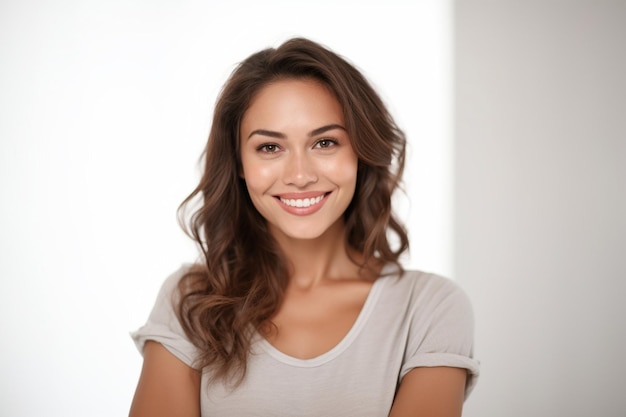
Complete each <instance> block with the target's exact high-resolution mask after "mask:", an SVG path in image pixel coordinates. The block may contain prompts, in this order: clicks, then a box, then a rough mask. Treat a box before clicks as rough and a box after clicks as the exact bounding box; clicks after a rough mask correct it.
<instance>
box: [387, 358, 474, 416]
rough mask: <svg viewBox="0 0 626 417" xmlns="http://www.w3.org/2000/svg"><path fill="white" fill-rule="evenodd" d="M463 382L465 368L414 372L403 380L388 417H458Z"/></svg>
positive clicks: (463, 394) (410, 372)
mask: <svg viewBox="0 0 626 417" xmlns="http://www.w3.org/2000/svg"><path fill="white" fill-rule="evenodd" d="M466 381H467V370H466V369H464V368H452V367H445V366H439V367H432V368H426V367H419V368H414V369H412V370H411V371H409V372H408V373H407V374H406V375H405V376H404V378H402V382H401V383H400V388H399V389H398V393H397V394H396V398H395V399H394V402H393V406H392V407H391V413H389V417H460V416H461V412H462V408H463V400H464V398H465V383H466Z"/></svg>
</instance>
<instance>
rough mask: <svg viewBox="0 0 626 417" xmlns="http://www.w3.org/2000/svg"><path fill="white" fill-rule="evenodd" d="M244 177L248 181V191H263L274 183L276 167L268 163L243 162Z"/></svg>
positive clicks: (253, 192)
mask: <svg viewBox="0 0 626 417" xmlns="http://www.w3.org/2000/svg"><path fill="white" fill-rule="evenodd" d="M242 167H243V175H242V176H243V179H244V180H245V181H246V185H247V187H248V192H249V193H250V194H251V195H252V194H258V193H263V192H264V191H266V190H267V189H268V188H269V187H271V185H272V184H273V183H274V181H275V178H276V172H275V171H276V168H275V167H273V166H270V165H267V164H260V163H254V162H250V161H244V162H243V165H242Z"/></svg>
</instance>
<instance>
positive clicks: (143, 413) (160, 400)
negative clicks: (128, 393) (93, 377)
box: [129, 341, 201, 417]
mask: <svg viewBox="0 0 626 417" xmlns="http://www.w3.org/2000/svg"><path fill="white" fill-rule="evenodd" d="M143 357H144V360H143V368H142V370H141V376H140V377H139V383H138V384H137V390H136V391H135V397H134V398H133V403H132V405H131V408H130V414H129V416H130V417H171V416H177V417H178V416H180V417H200V376H201V375H200V372H198V371H196V370H194V369H193V368H190V367H189V366H187V365H185V364H184V363H183V362H181V361H180V360H179V359H178V358H176V357H175V356H174V355H172V354H171V353H170V352H169V351H168V350H167V349H165V348H164V347H163V345H161V344H160V343H157V342H153V341H148V342H146V345H145V347H144V350H143Z"/></svg>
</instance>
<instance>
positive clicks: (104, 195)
mask: <svg viewBox="0 0 626 417" xmlns="http://www.w3.org/2000/svg"><path fill="white" fill-rule="evenodd" d="M224 3H225V2H224ZM255 3H259V4H261V3H263V5H256V4H255ZM294 3H296V2H288V1H284V2H279V1H273V2H271V1H270V2H252V1H250V2H234V1H233V2H228V5H226V4H221V3H218V2H210V1H203V2H201V1H198V2H193V1H176V2H175V1H171V2H168V1H147V0H145V1H91V0H90V1H62V0H58V1H18V0H9V1H3V2H2V3H1V4H0V280H1V281H0V337H1V345H0V349H1V351H0V353H1V354H0V415H2V416H11V417H20V416H43V415H45V416H63V417H68V416H114V415H125V414H126V413H127V410H128V406H129V404H130V400H131V397H132V393H133V390H134V387H135V384H136V380H137V376H138V374H139V370H140V365H141V358H140V355H139V353H138V352H137V351H136V349H135V347H134V346H133V344H132V342H131V340H130V338H129V336H128V332H129V331H131V330H133V329H135V328H136V327H138V326H140V325H141V324H142V323H143V322H144V320H145V319H146V317H147V315H148V313H149V310H150V308H151V306H152V303H153V301H154V297H155V295H156V292H157V290H158V287H159V286H160V284H161V282H162V280H163V279H164V278H165V276H166V275H167V274H168V273H170V272H171V271H172V270H174V269H175V268H177V267H178V265H179V264H180V263H182V262H187V261H192V260H193V259H194V258H195V249H194V247H193V245H192V244H191V243H190V242H189V241H188V240H187V238H186V237H185V236H184V235H183V234H182V232H180V231H179V228H178V225H177V223H176V217H175V210H176V208H177V206H178V204H179V203H180V201H181V200H182V199H183V198H184V197H185V196H186V195H187V194H188V193H189V192H190V191H191V190H192V188H193V187H194V186H195V183H196V181H197V179H198V169H197V161H198V158H199V155H200V152H201V150H202V148H203V146H204V142H205V139H206V136H207V134H208V130H209V121H210V117H211V116H210V115H211V111H212V104H213V102H214V100H215V98H216V95H217V93H218V91H219V89H220V87H221V85H222V84H223V82H224V81H225V79H226V77H227V76H228V74H229V73H230V71H231V70H232V69H233V67H234V65H235V63H236V62H238V61H239V60H241V59H243V58H244V57H246V56H247V55H249V54H250V53H252V52H255V51H257V50H259V49H261V48H265V47H268V46H276V45H278V44H279V43H280V42H282V41H283V40H285V39H287V38H288V37H290V36H295V35H301V36H306V37H310V38H312V39H313V40H316V41H319V42H321V43H323V44H326V45H328V46H329V47H331V48H332V49H333V50H335V51H337V52H338V53H340V54H342V55H345V56H346V57H347V58H348V59H349V60H351V61H352V62H353V63H354V64H356V65H357V66H358V67H360V68H362V69H363V70H364V72H365V73H366V75H367V76H368V77H369V78H370V79H371V80H372V82H373V84H374V85H375V86H376V87H377V88H378V89H379V91H380V93H381V95H382V96H383V98H384V100H385V101H387V102H388V103H389V106H390V109H391V111H392V113H393V114H394V115H395V116H396V119H397V121H398V123H399V124H400V126H401V127H402V128H403V129H404V130H405V131H406V133H407V135H408V137H409V140H410V149H409V152H410V153H409V158H408V164H407V165H408V166H407V171H406V190H407V194H408V195H409V196H410V205H409V203H408V202H407V201H406V200H403V199H400V200H398V211H399V212H400V214H401V216H402V217H403V218H404V220H405V221H406V222H407V223H408V225H409V229H410V235H411V242H412V253H411V257H410V258H407V259H406V264H407V265H408V266H414V267H419V268H422V269H427V270H434V271H436V272H440V273H443V274H446V275H453V272H454V271H453V270H452V257H453V253H452V249H451V248H452V245H451V238H452V231H453V227H452V224H453V223H452V201H451V192H452V191H451V190H452V188H451V178H452V158H451V155H452V154H451V148H450V147H451V131H452V129H451V120H452V112H451V106H452V104H451V103H452V101H451V88H452V87H451V62H450V60H451V39H452V31H451V10H450V5H449V3H448V2H447V1H437V0H428V1H426V0H424V1H418V2H413V5H409V2H404V1H398V2H385V6H380V5H379V3H378V2H364V1H358V2H357V1H353V2H336V1H322V2H310V3H307V4H304V5H301V4H298V5H293V4H294Z"/></svg>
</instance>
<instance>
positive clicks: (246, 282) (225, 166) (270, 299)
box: [177, 38, 408, 382]
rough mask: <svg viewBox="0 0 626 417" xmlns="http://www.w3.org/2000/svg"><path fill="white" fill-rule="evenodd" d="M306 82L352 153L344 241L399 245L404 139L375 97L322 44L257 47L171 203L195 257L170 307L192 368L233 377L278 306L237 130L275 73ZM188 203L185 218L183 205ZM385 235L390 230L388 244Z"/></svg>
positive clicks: (387, 247) (384, 256)
mask: <svg viewBox="0 0 626 417" xmlns="http://www.w3.org/2000/svg"><path fill="white" fill-rule="evenodd" d="M293 78H297V79H301V78H307V79H314V80H316V81H318V82H320V83H322V84H323V85H325V86H326V87H328V88H329V89H330V91H332V92H333V93H334V95H335V97H336V98H337V100H338V101H339V103H340V105H341V107H342V108H343V113H344V121H345V124H346V126H345V128H346V130H347V132H348V134H349V137H350V138H351V141H352V147H353V149H354V152H355V154H356V155H357V157H358V159H359V163H358V173H357V185H356V192H355V195H354V197H353V200H352V202H351V203H350V205H349V207H348V209H347V210H346V212H345V214H344V220H345V227H346V240H347V241H346V244H347V245H349V246H350V247H351V248H352V249H355V250H356V251H358V252H359V253H360V254H362V255H363V259H364V262H363V265H361V266H362V267H366V266H367V265H369V264H371V263H372V261H377V262H378V263H381V262H382V263H387V262H392V263H395V264H397V265H398V266H400V265H399V263H398V258H399V256H400V254H401V253H402V252H404V251H405V250H406V249H407V248H408V238H407V234H406V231H405V229H404V227H403V226H402V225H401V224H400V223H399V222H398V221H397V220H396V218H395V217H394V215H393V213H392V210H391V195H392V193H393V191H394V190H395V189H396V188H397V187H398V184H399V181H400V178H401V175H402V171H403V168H404V154H405V142H406V141H405V137H404V134H403V132H402V131H401V130H400V129H399V128H398V127H397V125H396V124H395V122H394V121H393V119H392V117H391V116H390V114H389V112H388V111H387V109H386V108H385V106H384V105H383V102H382V100H381V99H380V97H379V96H378V95H377V94H376V92H375V91H374V89H373V88H372V87H371V86H370V85H369V83H368V82H367V81H366V80H365V78H364V77H363V75H362V74H361V73H360V72H359V71H358V70H357V69H356V68H355V67H353V66H352V65H351V64H349V63H348V62H347V61H345V60H344V59H343V58H341V57H340V56H338V55H337V54H335V53H333V52H331V51H329V50H328V49H326V48H324V47H323V46H321V45H319V44H317V43H315V42H312V41H310V40H307V39H302V38H296V39H291V40H289V41H287V42H285V43H283V44H282V45H281V46H279V47H278V48H276V49H274V48H269V49H265V50H262V51H260V52H257V53H255V54H253V55H251V56H250V57H248V58H247V59H246V60H245V61H243V62H241V63H240V64H239V65H238V66H237V68H236V69H235V70H234V71H233V73H232V74H231V76H230V78H229V80H228V81H227V82H226V84H225V85H224V87H223V90H222V92H221V94H220V96H219V98H218V100H217V103H216V106H215V111H214V115H213V123H212V126H211V132H210V134H209V139H208V142H207V145H206V149H205V151H204V173H203V175H202V179H201V180H200V183H199V184H198V186H197V187H196V189H195V190H194V191H193V192H192V193H191V194H190V195H189V197H187V198H186V199H185V200H184V201H183V203H182V204H181V206H180V208H179V219H180V221H181V224H182V225H183V228H184V229H185V231H186V232H187V234H188V235H190V236H191V237H192V238H193V239H194V240H195V241H196V242H197V244H198V245H199V248H200V250H201V252H202V257H201V262H200V263H199V264H198V265H197V267H195V268H193V269H191V270H189V271H188V272H187V273H186V275H185V276H184V277H183V279H181V281H180V284H179V293H180V294H179V296H180V299H179V301H178V307H177V314H178V316H179V319H180V322H181V324H182V327H183V329H184V330H185V332H186V334H187V336H188V337H189V339H190V340H191V341H192V342H193V343H194V344H195V345H196V346H197V347H198V349H199V352H200V355H199V357H198V359H197V364H196V366H197V367H198V368H203V369H207V370H210V371H211V375H212V378H224V379H228V380H232V381H234V382H239V381H241V380H242V379H243V377H244V376H245V372H246V364H247V358H248V353H249V350H250V344H251V337H252V335H253V333H254V332H255V331H257V330H261V328H262V326H264V325H266V324H267V323H269V322H270V319H271V318H272V317H273V315H274V314H275V313H276V312H277V310H278V308H279V306H280V303H281V301H282V297H283V294H284V290H285V287H286V285H287V281H288V278H289V276H288V272H287V264H286V260H285V259H284V258H283V255H282V253H281V251H280V249H279V248H278V246H277V244H276V242H275V241H274V239H273V238H272V236H271V234H270V233H269V231H268V228H267V225H266V221H265V220H264V219H263V217H262V216H261V215H260V214H259V213H258V212H257V210H256V209H255V208H254V206H253V205H252V202H251V200H250V197H249V195H248V192H247V189H246V186H245V183H244V180H243V179H242V178H241V177H240V176H239V173H240V154H239V146H240V144H239V143H240V140H239V129H240V125H241V120H242V118H243V115H244V113H245V111H246V110H247V108H248V106H249V104H250V102H251V100H252V98H253V97H254V95H255V94H256V93H257V92H258V91H259V90H260V89H261V88H263V87H264V86H266V85H267V84H268V83H270V82H272V81H276V80H280V79H293ZM194 205H195V206H196V207H195V209H194V212H193V214H192V215H191V216H190V218H189V219H188V223H186V222H185V219H186V218H187V217H188V216H186V212H187V209H189V208H190V207H191V206H194ZM388 232H392V233H394V234H395V238H396V239H395V244H394V245H392V244H391V243H390V242H389V236H388Z"/></svg>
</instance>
